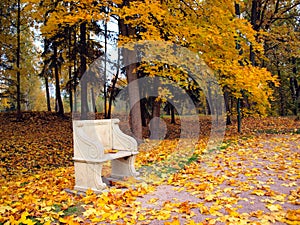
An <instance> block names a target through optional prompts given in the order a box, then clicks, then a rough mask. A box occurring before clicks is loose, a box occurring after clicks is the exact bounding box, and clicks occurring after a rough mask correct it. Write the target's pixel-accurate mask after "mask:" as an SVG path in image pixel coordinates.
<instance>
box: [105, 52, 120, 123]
mask: <svg viewBox="0 0 300 225" xmlns="http://www.w3.org/2000/svg"><path fill="white" fill-rule="evenodd" d="M119 72H120V52H119V51H118V61H117V71H116V75H115V77H114V78H113V79H112V87H111V92H110V98H109V102H108V111H107V118H108V119H110V118H111V108H112V102H113V98H114V96H115V88H116V84H117V81H118V78H119Z"/></svg>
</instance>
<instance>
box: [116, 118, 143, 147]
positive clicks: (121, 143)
mask: <svg viewBox="0 0 300 225" xmlns="http://www.w3.org/2000/svg"><path fill="white" fill-rule="evenodd" d="M111 126H112V149H116V150H120V151H130V152H137V151H138V147H137V146H138V145H137V142H136V140H135V139H134V138H133V137H131V136H129V135H127V134H124V133H123V132H122V131H121V130H120V127H119V119H112V124H111Z"/></svg>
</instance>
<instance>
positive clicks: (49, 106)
mask: <svg viewBox="0 0 300 225" xmlns="http://www.w3.org/2000/svg"><path fill="white" fill-rule="evenodd" d="M44 78H45V86H46V100H47V110H48V112H51V100H50V90H49V81H48V77H47V75H46V74H44Z"/></svg>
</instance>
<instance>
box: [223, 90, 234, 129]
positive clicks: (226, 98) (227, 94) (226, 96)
mask: <svg viewBox="0 0 300 225" xmlns="http://www.w3.org/2000/svg"><path fill="white" fill-rule="evenodd" d="M223 92H224V100H225V107H226V125H231V124H232V123H231V118H230V114H231V112H230V106H229V93H228V91H227V90H226V89H224V91H223Z"/></svg>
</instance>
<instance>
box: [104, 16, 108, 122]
mask: <svg viewBox="0 0 300 225" xmlns="http://www.w3.org/2000/svg"><path fill="white" fill-rule="evenodd" d="M107 38H108V37H107V22H106V21H104V84H103V93H104V118H108V116H107V104H106V102H107V88H106V87H107V84H106V83H107V78H106V76H107V71H106V70H107V65H106V64H107Z"/></svg>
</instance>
